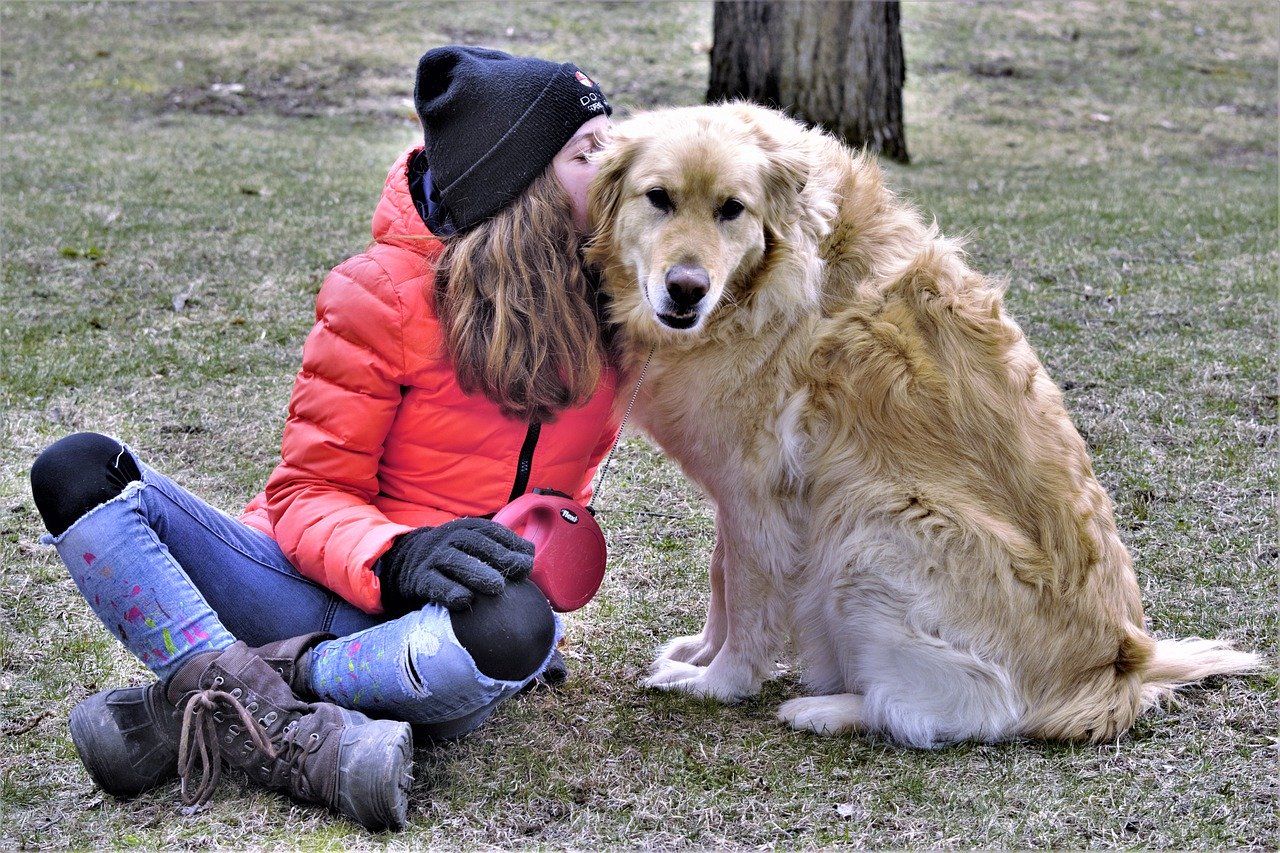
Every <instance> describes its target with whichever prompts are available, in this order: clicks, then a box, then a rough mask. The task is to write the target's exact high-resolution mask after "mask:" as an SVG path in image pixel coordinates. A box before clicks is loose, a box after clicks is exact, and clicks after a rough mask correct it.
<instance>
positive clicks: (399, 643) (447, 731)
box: [41, 449, 562, 738]
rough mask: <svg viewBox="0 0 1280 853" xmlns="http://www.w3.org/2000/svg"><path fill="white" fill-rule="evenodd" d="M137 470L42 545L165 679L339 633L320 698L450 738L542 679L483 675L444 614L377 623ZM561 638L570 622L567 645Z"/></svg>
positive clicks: (320, 655)
mask: <svg viewBox="0 0 1280 853" xmlns="http://www.w3.org/2000/svg"><path fill="white" fill-rule="evenodd" d="M122 452H124V453H129V452H130V451H128V450H127V449H123V450H122ZM134 460H135V461H137V459H136V457H134ZM137 465H138V470H139V471H140V472H141V479H140V480H137V481H134V482H130V483H129V484H128V485H127V486H125V487H124V489H123V491H121V492H120V493H119V494H118V495H116V496H115V497H112V498H110V499H109V500H107V501H106V502H104V503H102V504H101V505H99V506H97V507H96V508H95V509H93V510H91V511H89V512H88V513H86V514H84V515H83V516H81V517H80V518H78V519H77V520H76V521H75V522H74V523H72V524H71V526H70V527H69V528H68V529H67V530H65V531H64V532H62V533H61V534H60V535H58V536H52V535H48V536H45V537H44V538H43V539H42V540H41V541H42V542H44V543H45V544H52V545H53V546H54V547H55V548H56V549H57V551H58V554H59V556H60V557H61V558H62V561H63V562H64V563H65V564H66V566H67V569H68V571H69V572H70V574H71V576H72V578H73V579H74V580H75V582H76V585H77V587H78V588H79V589H80V592H81V594H82V595H83V596H84V598H85V600H86V601H87V602H88V603H89V605H90V607H92V608H93V610H94V612H95V613H96V614H97V615H98V617H99V618H100V619H101V620H102V622H103V624H104V625H106V626H107V628H108V629H109V630H111V631H112V633H113V634H115V635H116V637H117V638H118V639H119V640H120V641H121V642H122V643H123V644H124V645H125V647H126V648H128V649H129V651H130V652H132V653H133V654H134V655H135V656H136V657H137V658H138V659H139V660H141V661H142V662H143V663H144V664H146V665H147V667H148V668H149V669H151V671H152V672H154V673H155V674H156V675H157V676H158V677H160V678H161V679H164V678H166V677H168V676H169V675H172V673H173V672H175V671H176V670H177V669H178V668H179V667H180V666H181V665H182V663H183V662H184V661H186V660H187V659H189V657H190V656H191V655H194V654H197V653H200V652H206V651H213V650H218V649H223V648H226V647H228V646H230V645H231V644H232V643H234V642H235V641H236V640H243V641H245V642H246V643H247V644H248V645H250V646H257V645H262V644H264V643H268V642H272V641H275V640H282V639H287V638H289V637H294V636H298V635H300V634H306V633H310V632H313V631H326V632H329V633H332V634H336V635H337V636H338V638H337V639H334V640H328V641H325V642H321V643H320V644H319V645H317V646H316V647H315V648H314V649H313V650H312V651H311V652H310V654H311V655H312V657H311V664H312V665H311V684H310V685H309V686H310V688H311V690H312V692H313V693H314V694H315V695H316V696H318V697H319V698H320V699H322V700H324V701H328V702H333V703H335V704H338V705H341V706H343V707H346V708H351V709H353V710H358V711H363V712H365V713H367V714H370V715H374V716H380V717H391V718H394V719H399V720H404V721H405V722H409V723H414V724H416V725H417V726H419V727H420V730H421V731H422V732H423V733H424V734H426V735H428V736H430V737H433V738H449V737H457V736H460V735H463V734H466V733H467V732H469V731H471V730H473V729H475V728H476V727H478V726H479V725H480V724H481V723H483V722H484V721H485V720H486V719H487V718H488V717H489V715H490V714H491V713H492V712H493V711H494V710H495V709H496V708H497V707H498V706H499V705H500V704H502V702H503V701H505V700H506V699H508V698H510V697H511V696H513V695H514V694H516V693H517V692H519V691H520V690H521V689H522V688H523V687H524V686H526V685H527V684H528V683H529V682H531V681H532V680H533V678H534V677H535V676H536V675H537V673H535V674H534V675H531V676H530V677H529V678H527V679H524V680H523V681H502V680H498V679H494V678H490V677H489V676H487V675H485V674H484V673H482V672H480V670H479V669H477V667H476V665H475V662H474V661H473V660H472V658H471V655H470V654H469V653H468V652H467V651H466V649H465V648H463V647H462V645H461V644H460V643H459V641H458V638H457V636H456V635H455V634H454V631H453V627H452V622H451V620H450V617H449V613H448V611H447V610H445V609H443V608H440V607H436V606H434V605H427V606H425V607H423V608H422V609H421V610H418V611H415V612H413V613H410V614H408V615H406V616H402V617H400V618H397V619H385V617H384V618H380V617H378V616H371V615H369V614H367V613H364V612H363V611H361V610H359V609H358V608H356V607H354V606H353V605H351V604H349V603H347V602H346V601H344V600H343V599H341V598H339V597H338V596H336V595H334V594H333V593H332V592H330V591H329V590H328V589H326V588H324V587H322V586H320V585H318V584H316V583H314V582H312V581H310V580H308V579H307V578H304V577H303V576H302V575H300V574H299V573H298V571H297V570H296V569H295V568H294V567H293V565H292V564H291V563H290V562H289V560H288V558H287V557H285V555H284V553H283V552H282V551H281V550H280V547H279V546H278V545H277V544H276V542H275V540H273V539H272V538H271V537H269V536H267V535H266V534H264V533H261V532H260V531H258V530H255V529H253V528H251V527H249V526H247V525H245V524H243V523H241V522H240V521H238V520H236V519H234V518H232V517H231V516H229V515H227V514H225V513H223V512H221V511H219V510H217V509H215V508H213V507H211V506H209V505H208V504H206V503H205V502H204V501H202V500H200V499H199V498H197V497H196V496H195V495H193V494H191V493H190V492H188V491H187V490H185V489H183V488H182V487H180V486H178V485H177V484H176V483H174V482H173V481H172V480H170V479H169V478H168V477H165V476H164V475H163V474H160V473H159V472H157V471H155V470H154V469H152V468H149V467H147V466H146V465H144V464H143V463H141V462H140V461H137ZM561 630H562V628H561V624H560V621H559V618H558V617H556V636H555V640H556V641H559V639H560V632H561ZM553 648H554V644H553ZM550 657H551V651H548V654H547V658H548V660H549V659H550ZM545 665H546V661H544V662H543V664H542V667H539V669H538V673H540V672H541V671H542V668H543V667H545Z"/></svg>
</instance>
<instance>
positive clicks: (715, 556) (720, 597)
mask: <svg viewBox="0 0 1280 853" xmlns="http://www.w3.org/2000/svg"><path fill="white" fill-rule="evenodd" d="M724 555H725V544H724V538H723V537H722V536H721V535H720V528H719V527H718V526H717V528H716V546H715V548H714V549H713V550H712V552H711V603H710V604H708V605H707V621H706V623H705V624H704V625H703V626H702V630H701V631H700V632H699V633H697V634H693V635H690V636H688V637H676V638H675V639H674V640H669V641H667V643H666V645H664V646H663V647H662V649H661V650H660V651H659V652H658V659H657V660H656V661H654V665H655V666H657V665H659V664H662V663H664V662H666V661H674V662H678V663H688V664H693V665H694V666H706V665H707V664H709V663H711V661H712V659H713V658H714V657H715V656H716V653H717V652H719V651H720V647H721V646H723V645H724V635H725V623H726V617H725V613H724V560H725V556H724Z"/></svg>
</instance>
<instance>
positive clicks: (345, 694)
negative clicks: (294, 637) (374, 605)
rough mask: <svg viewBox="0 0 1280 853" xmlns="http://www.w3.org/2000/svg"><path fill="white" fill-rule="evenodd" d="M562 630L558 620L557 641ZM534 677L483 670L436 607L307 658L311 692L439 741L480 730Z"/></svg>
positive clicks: (346, 639)
mask: <svg viewBox="0 0 1280 853" xmlns="http://www.w3.org/2000/svg"><path fill="white" fill-rule="evenodd" d="M561 631H562V628H561V623H560V621H559V619H557V620H556V641H557V642H558V641H559V639H560V633H561ZM553 648H554V644H553ZM550 657H551V652H550V651H548V653H547V658H548V660H549V659H550ZM545 666H546V662H545V661H544V662H543V665H542V666H540V667H538V672H541V671H542V670H543V668H545ZM532 680H533V677H532V676H531V677H530V678H527V679H524V680H522V681H500V680H497V679H494V678H490V677H489V676H487V675H485V674H484V673H482V672H480V670H478V669H477V668H476V665H475V662H474V661H473V660H472V659H471V655H469V654H468V653H467V652H466V650H465V649H463V648H462V646H461V645H460V644H459V642H458V639H457V637H456V636H454V633H453V623H452V622H451V620H450V619H449V612H448V611H447V610H445V609H443V608H441V607H434V606H427V607H424V608H422V609H421V610H419V611H417V612H415V613H410V614H408V615H406V616H402V617H400V618H399V619H395V620H393V621H390V622H386V623H384V624H382V625H378V626H375V627H373V628H368V629H366V630H364V631H360V632H358V633H355V634H352V635H350V636H348V637H342V638H340V639H337V640H329V641H326V642H323V643H320V644H319V645H318V646H316V648H315V649H314V651H313V652H312V657H311V687H312V689H313V690H314V691H315V692H316V694H317V695H318V696H320V698H322V699H324V700H326V701H328V702H333V703H335V704H338V705H341V706H343V707H344V708H353V709H355V710H358V711H364V712H365V713H367V714H371V715H375V716H380V717H392V718H394V719H397V720H405V721H406V722H410V723H416V724H420V725H425V726H426V727H427V729H428V731H429V732H430V733H431V734H432V735H433V736H435V737H440V738H445V737H454V736H457V735H460V734H464V733H465V732H467V731H470V730H471V729H474V728H475V727H477V726H479V725H480V724H481V723H483V722H484V720H485V719H486V718H487V717H488V716H489V714H490V713H492V712H493V711H494V709H496V708H497V707H498V706H499V705H500V704H502V702H503V701H505V700H506V699H508V698H510V697H511V696H514V695H515V694H516V693H518V692H519V691H520V690H521V688H523V687H524V686H525V685H527V684H528V683H529V682H530V681H532Z"/></svg>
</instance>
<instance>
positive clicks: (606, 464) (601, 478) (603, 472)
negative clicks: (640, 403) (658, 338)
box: [587, 347, 654, 515]
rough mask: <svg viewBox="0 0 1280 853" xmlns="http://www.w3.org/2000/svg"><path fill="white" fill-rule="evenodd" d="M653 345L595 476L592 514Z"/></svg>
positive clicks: (590, 506) (651, 356)
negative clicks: (611, 444)
mask: <svg viewBox="0 0 1280 853" xmlns="http://www.w3.org/2000/svg"><path fill="white" fill-rule="evenodd" d="M653 350H654V347H649V354H648V355H647V356H645V360H644V366H643V367H641V368H640V375H639V376H637V377H636V387H635V388H634V389H633V390H632V392H631V399H630V400H629V401H628V402H627V409H626V411H625V412H623V413H622V421H621V422H620V423H619V424H618V434H617V435H615V436H614V437H613V446H611V447H610V448H609V455H608V456H606V457H605V458H604V465H603V466H602V467H601V468H600V476H598V477H596V487H595V490H594V491H593V492H592V493H591V503H589V504H587V509H588V510H589V511H590V512H591V514H592V515H595V512H596V510H595V503H596V501H598V500H599V499H600V493H601V492H602V491H603V490H604V479H605V477H606V476H607V475H608V473H609V466H610V465H611V464H612V463H613V453H614V451H615V450H617V449H618V442H620V441H622V431H623V430H624V429H626V428H627V421H628V420H630V419H631V409H632V408H634V407H635V404H636V397H639V396H640V383H641V382H643V381H644V375H645V373H646V372H648V370H649V362H651V361H653Z"/></svg>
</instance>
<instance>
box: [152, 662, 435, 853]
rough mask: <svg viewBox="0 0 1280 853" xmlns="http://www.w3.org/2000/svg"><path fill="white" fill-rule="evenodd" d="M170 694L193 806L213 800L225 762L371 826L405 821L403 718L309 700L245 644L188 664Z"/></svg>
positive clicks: (409, 771)
mask: <svg viewBox="0 0 1280 853" xmlns="http://www.w3.org/2000/svg"><path fill="white" fill-rule="evenodd" d="M286 642H287V641H286ZM272 645H276V644H272ZM165 696H166V699H167V700H168V702H169V703H170V704H171V705H173V706H174V707H177V708H180V709H182V731H181V736H180V739H179V745H178V770H179V774H180V775H181V777H182V794H183V801H184V802H185V803H186V804H187V805H196V804H199V803H203V802H207V801H208V799H209V798H210V797H211V796H212V795H213V790H214V788H215V787H216V786H217V783H218V778H219V774H220V772H221V763H222V762H223V761H225V762H226V763H227V764H228V765H230V766H231V767H234V768H237V769H239V770H242V771H244V773H245V774H246V775H248V776H249V778H250V779H253V780H254V781H256V782H258V783H259V784H261V785H263V786H264V787H266V788H269V789H271V790H276V791H283V792H285V793H287V794H289V795H290V796H292V797H294V798H295V799H298V800H301V801H302V802H307V803H317V804H320V805H324V806H328V807H329V808H331V809H333V810H334V811H337V812H339V813H341V814H343V815H346V816H347V817H349V818H351V819H352V820H355V821H357V822H358V823H360V824H361V825H363V826H365V827H366V828H368V829H371V830H374V831H380V830H383V829H400V828H402V827H403V826H404V825H405V823H406V822H407V817H408V815H407V812H408V796H409V789H410V787H411V786H412V784H413V735H412V733H411V730H410V728H409V725H408V724H407V723H402V722H394V721H391V720H371V719H369V718H368V717H366V716H365V715H364V714H361V713H359V712H358V711H348V710H346V709H344V708H339V707H338V706H337V705H332V704H329V703H324V702H313V703H307V702H303V701H301V700H300V699H298V698H297V697H296V696H294V694H293V690H292V689H291V688H290V686H289V684H288V683H287V682H286V681H285V680H284V678H283V677H282V674H281V673H280V672H279V671H277V669H275V668H273V667H272V666H271V665H269V664H268V663H266V662H265V661H264V660H263V659H262V658H261V657H258V656H257V655H256V654H254V653H253V652H252V651H251V650H250V649H249V648H248V647H247V646H246V645H245V644H244V643H242V642H238V643H235V644H234V645H232V646H230V647H229V648H227V649H225V650H223V651H221V652H206V653H204V654H200V655H196V656H195V657H193V658H192V659H191V660H190V661H188V662H187V663H185V664H183V666H182V667H181V668H180V669H179V670H178V671H177V672H176V673H174V675H173V676H172V677H171V678H170V679H169V681H168V683H167V684H166V685H165ZM197 781H198V784H196V785H195V788H194V790H190V787H191V785H192V783H193V782H197Z"/></svg>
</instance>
